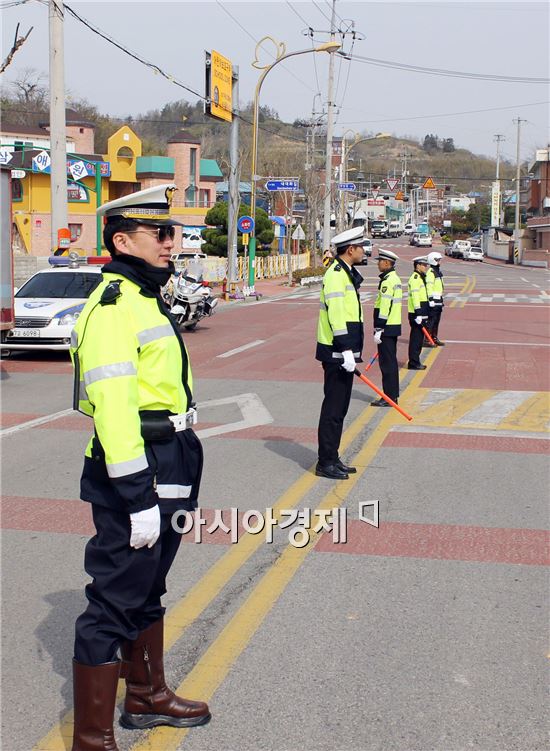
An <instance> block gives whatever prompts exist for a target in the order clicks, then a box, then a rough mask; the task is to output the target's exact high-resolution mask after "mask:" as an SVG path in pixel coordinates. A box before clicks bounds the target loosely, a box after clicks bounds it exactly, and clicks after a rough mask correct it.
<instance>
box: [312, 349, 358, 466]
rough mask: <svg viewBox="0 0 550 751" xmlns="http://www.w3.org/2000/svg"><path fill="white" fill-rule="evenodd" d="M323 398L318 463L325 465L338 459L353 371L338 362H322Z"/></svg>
mask: <svg viewBox="0 0 550 751" xmlns="http://www.w3.org/2000/svg"><path fill="white" fill-rule="evenodd" d="M323 370H324V372H325V387H324V393H325V398H324V399H323V404H322V406H321V414H320V416H319V429H318V440H319V464H321V465H322V466H326V465H327V464H334V462H336V461H337V460H338V448H339V447H340V439H341V438H342V430H343V427H344V418H345V416H346V414H347V412H348V408H349V402H350V399H351V389H352V386H353V378H354V375H353V373H348V371H347V370H344V368H343V367H342V366H341V365H339V364H338V363H332V362H324V363H323Z"/></svg>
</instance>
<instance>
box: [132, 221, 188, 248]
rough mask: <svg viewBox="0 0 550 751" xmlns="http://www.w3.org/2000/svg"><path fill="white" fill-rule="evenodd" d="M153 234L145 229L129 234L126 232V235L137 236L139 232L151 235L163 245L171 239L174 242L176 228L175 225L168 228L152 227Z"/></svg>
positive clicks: (135, 230)
mask: <svg viewBox="0 0 550 751" xmlns="http://www.w3.org/2000/svg"><path fill="white" fill-rule="evenodd" d="M150 229H151V232H149V231H148V230H145V229H133V230H130V231H129V232H126V233H125V234H126V235H137V234H138V232H142V233H143V234H145V235H149V236H150V237H156V238H157V241H158V242H159V243H163V242H165V241H166V240H168V239H170V240H173V239H174V237H175V236H176V228H175V227H174V225H173V224H169V225H168V226H162V227H151V228H150ZM153 233H154V234H153Z"/></svg>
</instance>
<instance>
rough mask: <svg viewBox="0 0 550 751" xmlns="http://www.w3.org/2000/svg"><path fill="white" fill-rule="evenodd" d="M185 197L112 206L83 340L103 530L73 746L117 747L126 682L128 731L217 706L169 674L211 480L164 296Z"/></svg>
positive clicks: (94, 546) (190, 721)
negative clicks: (169, 599) (185, 520)
mask: <svg viewBox="0 0 550 751" xmlns="http://www.w3.org/2000/svg"><path fill="white" fill-rule="evenodd" d="M175 189H176V186H175V185H171V184H167V185H161V186H157V187H154V188H149V189H147V190H143V191H140V192H138V193H135V194H133V195H130V196H126V197H124V198H120V199H117V200H115V201H111V202H110V203H107V204H104V205H103V206H102V207H101V208H100V209H99V210H98V213H99V214H100V215H103V216H104V217H105V219H106V225H105V228H104V233H103V236H104V241H105V245H106V247H107V249H108V250H109V252H110V253H111V255H112V257H113V260H112V261H111V262H110V263H108V264H107V265H106V266H104V268H103V281H102V282H101V283H100V284H99V286H98V287H97V288H96V289H95V290H94V291H93V292H92V294H91V295H90V298H89V300H88V302H87V304H86V306H85V307H84V309H83V311H82V313H81V315H80V317H79V319H78V322H77V325H76V327H75V329H74V331H73V337H72V342H71V357H72V359H73V363H74V367H75V391H74V399H75V408H77V409H79V410H80V411H81V412H83V413H84V414H86V415H89V416H90V417H92V418H93V422H94V435H93V436H92V438H91V439H90V442H89V444H88V447H87V449H86V453H85V459H84V470H83V473H82V479H81V498H82V500H84V501H88V502H89V503H91V507H92V515H93V520H94V524H95V527H96V534H95V536H94V537H93V538H92V539H91V540H90V542H89V543H88V545H87V546H86V554H85V562H84V565H85V569H86V572H87V573H88V574H89V575H90V577H91V578H92V581H91V583H90V584H88V586H87V587H86V596H87V598H88V607H87V608H86V610H85V611H84V613H82V615H81V616H80V617H79V618H78V619H77V622H76V628H75V632H76V633H75V651H74V660H73V683H74V735H73V746H72V751H117V746H116V742H115V739H114V731H113V716H114V709H115V702H116V693H117V684H118V679H119V677H125V678H126V698H125V701H124V710H123V713H122V716H121V720H120V721H121V724H122V725H123V726H124V727H126V728H132V729H145V728H150V727H154V726H155V725H172V726H174V727H190V726H194V725H201V724H204V723H206V722H208V721H209V719H210V712H209V709H208V706H207V704H205V703H204V702H199V701H191V700H187V699H183V698H181V697H179V696H176V695H175V694H174V693H173V692H172V691H171V690H170V689H169V688H168V687H167V686H166V683H165V679H164V663H163V616H164V608H163V607H162V605H161V597H162V595H163V594H164V593H165V592H166V576H167V574H168V571H169V570H170V567H171V565H172V563H173V561H174V558H175V555H176V553H177V550H178V547H179V544H180V541H181V534H180V533H179V532H178V531H177V529H176V528H175V527H173V526H172V515H173V513H174V512H176V511H178V512H181V511H183V512H186V511H190V510H192V509H194V508H196V506H197V495H198V491H199V484H200V479H201V473H202V448H201V445H200V441H199V440H198V438H197V437H196V435H195V433H194V432H193V430H192V427H191V426H192V424H193V423H194V422H195V415H196V412H195V410H194V407H193V397H192V385H193V383H192V376H191V369H190V365H189V358H188V355H187V351H186V348H185V345H184V343H183V341H182V339H181V336H180V333H179V331H178V329H177V326H176V324H175V322H174V320H173V319H172V318H171V316H170V314H169V312H168V310H167V308H166V307H165V305H164V303H163V301H162V298H161V295H160V290H161V286H163V285H164V284H166V282H167V281H168V279H169V278H170V275H171V273H172V272H173V270H174V267H173V264H172V263H171V260H170V257H171V254H172V252H173V249H174V233H175V227H174V225H175V224H180V223H179V222H176V221H174V220H173V219H172V217H171V215H170V203H171V198H172V194H173V192H174V190H175ZM119 651H120V654H121V657H122V661H121V659H120V658H119Z"/></svg>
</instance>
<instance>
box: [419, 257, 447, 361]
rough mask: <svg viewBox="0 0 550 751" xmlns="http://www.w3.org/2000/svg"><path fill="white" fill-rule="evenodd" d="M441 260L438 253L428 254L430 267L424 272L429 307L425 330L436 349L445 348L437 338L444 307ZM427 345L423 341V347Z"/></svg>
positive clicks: (443, 343)
mask: <svg viewBox="0 0 550 751" xmlns="http://www.w3.org/2000/svg"><path fill="white" fill-rule="evenodd" d="M442 258H443V256H442V255H441V253H438V252H437V251H436V252H434V253H428V255H427V260H428V263H429V264H430V267H429V269H428V271H427V272H426V289H427V291H428V305H429V306H430V315H429V318H428V326H427V329H428V331H429V332H430V336H431V337H432V339H433V340H434V342H435V344H436V345H437V346H438V347H444V346H445V342H442V341H441V339H440V338H439V337H438V332H439V322H440V320H441V314H442V312H443V307H444V305H445V303H444V301H443V292H444V291H445V284H444V282H443V272H442V271H441V259H442ZM428 345H429V342H428ZM428 345H427V344H426V341H424V346H428ZM429 346H432V345H429Z"/></svg>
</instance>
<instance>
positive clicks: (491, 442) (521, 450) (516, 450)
mask: <svg viewBox="0 0 550 751" xmlns="http://www.w3.org/2000/svg"><path fill="white" fill-rule="evenodd" d="M388 447H390V448H411V449H422V450H424V449H448V450H451V451H499V452H500V451H504V452H508V453H511V454H547V455H550V441H545V440H544V439H540V438H510V437H506V436H502V438H501V437H497V436H480V435H445V434H444V433H420V432H419V433H413V432H406V433H404V432H403V433H399V432H397V431H396V432H393V433H389V434H388V435H387V436H386V438H385V440H384V442H383V443H382V448H388Z"/></svg>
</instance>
